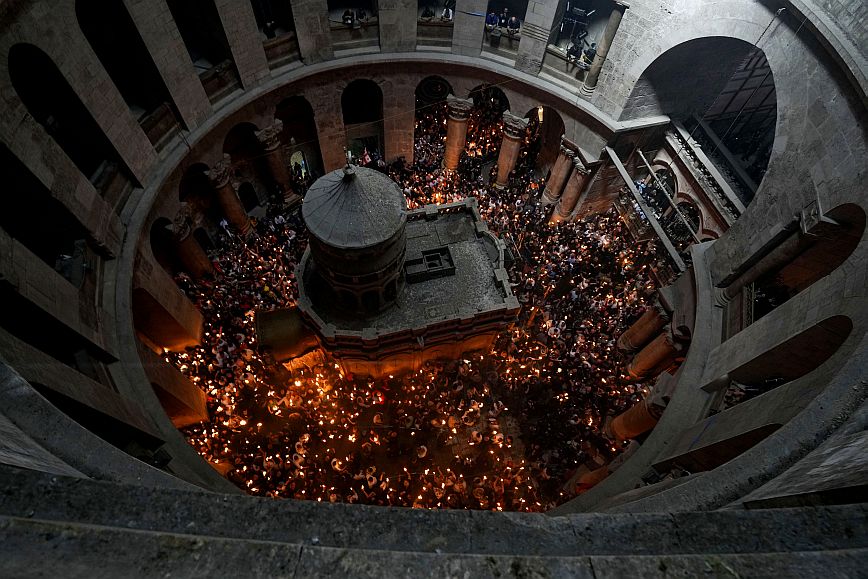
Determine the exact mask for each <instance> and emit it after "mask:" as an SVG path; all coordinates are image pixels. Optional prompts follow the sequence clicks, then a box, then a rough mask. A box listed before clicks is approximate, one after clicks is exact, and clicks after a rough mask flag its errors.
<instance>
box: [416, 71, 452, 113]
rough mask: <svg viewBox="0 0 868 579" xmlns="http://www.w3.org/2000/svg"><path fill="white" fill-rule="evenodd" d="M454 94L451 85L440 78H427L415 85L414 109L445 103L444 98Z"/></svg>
mask: <svg viewBox="0 0 868 579" xmlns="http://www.w3.org/2000/svg"><path fill="white" fill-rule="evenodd" d="M450 94H455V93H454V91H453V90H452V85H450V84H449V81H447V80H446V79H445V78H443V77H442V76H428V77H425V78H423V79H422V80H421V81H419V84H417V85H416V108H417V109H418V108H419V107H425V106H430V105H434V104H437V103H441V102H445V101H446V97H447V96H449V95H450Z"/></svg>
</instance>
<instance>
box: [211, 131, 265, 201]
mask: <svg viewBox="0 0 868 579" xmlns="http://www.w3.org/2000/svg"><path fill="white" fill-rule="evenodd" d="M258 130H259V128H258V127H257V126H256V125H254V124H252V123H238V124H237V125H235V126H234V127H232V128H231V129H230V130H229V132H228V133H227V134H226V138H225V139H223V153H224V154H226V155H229V156H230V157H232V173H233V175H234V177H233V178H234V179H236V180H238V181H241V182H244V181H250V182H251V183H256V184H257V186H258V187H259V188H262V189H264V188H265V183H268V182H270V178H268V175H269V170H268V165H267V163H266V160H265V156H264V155H263V153H262V145H261V143H260V142H259V139H257V138H256V132H257V131H258Z"/></svg>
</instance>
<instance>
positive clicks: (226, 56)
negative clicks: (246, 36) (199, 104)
mask: <svg viewBox="0 0 868 579" xmlns="http://www.w3.org/2000/svg"><path fill="white" fill-rule="evenodd" d="M166 3H167V4H168V6H169V11H170V12H171V13H172V18H173V19H174V20H175V24H176V25H177V27H178V32H180V33H181V39H182V40H183V41H184V46H186V47H187V52H188V53H189V55H190V60H191V61H192V62H193V67H194V68H195V69H196V73H197V74H198V75H199V80H200V81H202V86H203V87H204V88H205V92H206V93H207V94H208V98H209V100H210V101H211V103H215V102H217V101H219V100H220V99H222V98H223V97H224V96H226V95H228V94H229V93H231V92H233V91H234V90H236V89H238V88H240V86H241V81H240V78H239V76H238V71H237V70H236V68H235V63H234V62H233V61H232V51H231V49H230V48H229V41H228V40H227V39H226V32H225V31H224V29H223V22H222V21H221V19H220V14H219V13H218V12H217V7H216V6H215V5H214V0H166Z"/></svg>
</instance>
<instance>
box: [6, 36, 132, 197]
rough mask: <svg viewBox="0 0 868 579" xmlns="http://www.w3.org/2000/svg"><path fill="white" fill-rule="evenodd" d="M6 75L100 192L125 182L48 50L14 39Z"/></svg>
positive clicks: (121, 168) (107, 144)
mask: <svg viewBox="0 0 868 579" xmlns="http://www.w3.org/2000/svg"><path fill="white" fill-rule="evenodd" d="M9 76H10V78H11V79H12V86H13V88H14V89H15V92H16V93H17V94H18V96H19V98H21V101H22V102H23V103H24V106H25V107H27V112H29V113H30V115H31V116H33V118H34V120H35V121H36V122H38V123H39V124H40V125H42V126H43V127H44V128H45V131H46V132H47V133H48V134H49V135H51V137H52V138H53V139H54V141H55V142H56V143H57V144H58V145H59V146H60V148H61V149H62V150H63V152H64V153H66V156H67V157H69V159H70V160H71V161H72V162H73V163H74V164H75V166H76V167H78V170H79V171H81V172H82V174H84V176H85V177H87V178H88V179H89V180H90V182H91V183H93V185H94V186H95V187H96V188H97V189H98V190H99V191H100V193H102V195H103V196H104V197H108V198H113V197H114V194H115V193H116V189H117V188H118V187H120V188H123V187H124V186H126V185H127V184H128V182H129V174H130V173H129V171H128V170H127V168H126V167H125V166H124V165H123V163H122V161H121V159H120V157H119V156H118V154H117V152H116V151H115V150H114V147H113V146H112V144H111V143H110V142H109V140H108V139H107V138H106V136H105V134H104V133H103V132H102V129H101V128H100V126H99V125H98V124H97V122H96V121H95V120H94V118H93V117H92V116H91V114H90V111H88V110H87V107H85V106H84V104H83V103H82V102H81V100H80V99H79V98H78V95H77V94H76V93H75V91H74V90H72V87H71V86H70V85H69V83H68V82H66V79H65V78H64V77H63V75H62V74H61V72H60V70H58V68H57V66H55V64H54V62H52V60H51V58H49V56H48V55H47V54H45V53H44V52H43V51H42V50H40V49H39V48H37V47H35V46H33V45H31V44H16V45H15V46H13V47H12V48H11V49H10V50H9Z"/></svg>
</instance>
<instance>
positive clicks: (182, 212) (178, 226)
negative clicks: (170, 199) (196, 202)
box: [172, 203, 193, 240]
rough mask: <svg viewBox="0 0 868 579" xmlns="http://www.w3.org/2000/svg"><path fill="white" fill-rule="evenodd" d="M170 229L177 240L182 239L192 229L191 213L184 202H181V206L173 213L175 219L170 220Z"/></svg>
mask: <svg viewBox="0 0 868 579" xmlns="http://www.w3.org/2000/svg"><path fill="white" fill-rule="evenodd" d="M172 231H173V232H174V233H175V237H176V238H177V239H179V240H181V239H184V238H185V237H187V236H188V235H190V233H191V232H192V231H193V213H192V211H190V206H189V205H187V204H186V203H181V208H180V209H179V210H178V213H177V214H176V215H175V219H174V220H172Z"/></svg>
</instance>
